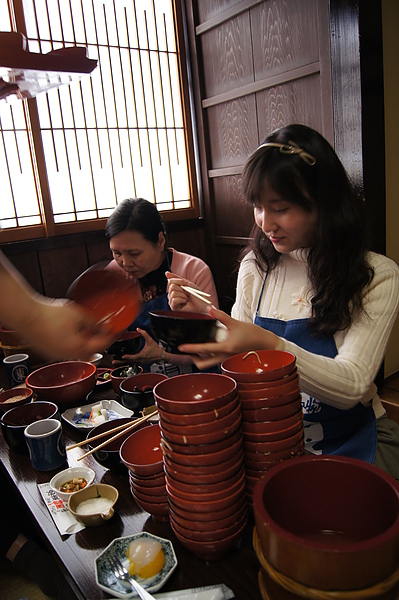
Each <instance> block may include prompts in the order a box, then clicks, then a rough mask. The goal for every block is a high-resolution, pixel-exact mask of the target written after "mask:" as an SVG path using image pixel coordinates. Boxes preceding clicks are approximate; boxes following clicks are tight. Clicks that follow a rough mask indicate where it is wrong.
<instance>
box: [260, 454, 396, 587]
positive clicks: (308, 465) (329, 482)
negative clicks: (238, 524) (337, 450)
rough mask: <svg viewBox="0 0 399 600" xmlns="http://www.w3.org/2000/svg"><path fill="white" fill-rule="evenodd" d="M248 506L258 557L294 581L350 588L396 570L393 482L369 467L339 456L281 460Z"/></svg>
mask: <svg viewBox="0 0 399 600" xmlns="http://www.w3.org/2000/svg"><path fill="white" fill-rule="evenodd" d="M293 498H295V501H294V502H293ZM253 504H254V515H255V522H256V530H257V534H258V537H259V540H260V543H261V547H262V551H263V553H264V555H265V556H266V557H267V558H268V561H269V562H271V563H272V564H273V565H274V566H275V568H276V569H278V570H279V571H281V572H283V573H285V574H286V575H288V576H289V577H292V578H293V579H295V580H296V581H301V582H302V583H305V584H306V585H309V586H315V587H316V586H317V587H318V588H322V589H332V588H333V589H345V590H349V589H357V588H361V587H362V588H363V587H365V586H367V587H368V586H371V585H374V584H375V583H377V582H381V581H383V580H384V579H385V578H386V577H388V576H389V574H391V573H393V572H394V571H395V570H396V569H397V548H398V540H399V483H398V482H397V481H396V480H394V479H393V478H392V477H390V476H389V475H388V474H387V473H385V472H384V471H382V470H381V469H378V468H377V467H374V466H373V465H370V464H368V463H365V462H363V461H360V460H356V459H351V458H347V457H342V456H304V457H302V458H298V459H296V460H293V461H284V462H283V463H281V464H280V465H278V466H275V467H274V468H273V469H271V470H270V471H269V472H267V473H266V474H265V475H264V477H263V478H262V479H261V480H260V481H259V482H258V483H257V485H256V486H255V489H254V493H253ZM376 506H380V507H384V508H383V510H376V509H375V508H376ZM288 556H289V557H291V558H290V559H289V560H288ZM286 559H287V560H286ZM316 563H317V566H316ZM341 584H344V585H345V586H347V587H344V588H343V587H341ZM329 586H331V587H329ZM348 586H350V587H348Z"/></svg>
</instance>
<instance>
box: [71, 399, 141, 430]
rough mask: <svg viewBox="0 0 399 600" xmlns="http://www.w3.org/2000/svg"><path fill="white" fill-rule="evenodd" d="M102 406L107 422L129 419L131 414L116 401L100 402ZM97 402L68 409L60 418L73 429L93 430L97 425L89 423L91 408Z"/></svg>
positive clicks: (130, 411) (131, 412)
mask: <svg viewBox="0 0 399 600" xmlns="http://www.w3.org/2000/svg"><path fill="white" fill-rule="evenodd" d="M101 402H102V406H103V408H105V410H106V414H107V421H113V420H114V419H120V417H131V416H132V414H133V411H132V410H129V409H128V408H125V407H124V406H122V404H119V402H116V400H102V401H101ZM97 404H99V402H92V403H91V404H85V405H84V406H80V407H79V408H69V409H68V410H66V411H65V412H63V413H62V415H61V417H62V418H63V419H64V421H66V422H67V423H69V424H70V425H72V427H75V429H93V427H97V425H98V423H93V422H91V421H89V418H90V415H91V411H92V408H93V406H96V405H97Z"/></svg>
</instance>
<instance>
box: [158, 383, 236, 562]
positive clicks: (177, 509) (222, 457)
mask: <svg viewBox="0 0 399 600" xmlns="http://www.w3.org/2000/svg"><path fill="white" fill-rule="evenodd" d="M154 397H155V402H156V405H157V407H158V412H159V422H160V428H161V435H162V442H161V443H162V449H163V452H164V467H165V474H166V475H165V478H166V491H167V494H168V499H169V507H170V513H169V515H170V524H171V527H172V529H173V531H174V533H175V535H176V537H177V538H178V540H179V541H180V542H181V543H182V544H183V546H185V547H186V548H188V549H189V550H191V551H192V552H194V553H195V554H196V555H197V556H199V557H201V558H203V559H206V560H214V559H218V558H220V557H221V556H223V555H224V554H225V553H226V552H228V550H230V549H231V548H232V547H233V546H234V545H235V544H236V543H237V542H238V540H239V539H240V537H241V535H242V533H243V530H244V528H245V525H246V522H247V506H246V496H245V473H244V464H243V450H242V431H241V409H240V405H239V401H238V396H237V386H236V383H235V381H234V380H233V379H231V378H230V377H226V376H224V375H220V374H217V373H195V374H188V375H177V376H176V377H172V378H171V379H167V380H165V381H162V382H161V383H158V384H157V385H156V386H155V388H154Z"/></svg>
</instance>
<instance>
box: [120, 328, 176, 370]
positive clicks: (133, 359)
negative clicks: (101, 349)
mask: <svg viewBox="0 0 399 600" xmlns="http://www.w3.org/2000/svg"><path fill="white" fill-rule="evenodd" d="M137 331H138V333H140V334H141V336H142V338H143V339H144V346H143V348H142V349H141V350H140V352H138V353H137V354H124V355H123V356H122V359H123V360H118V361H117V360H114V361H112V364H115V365H116V364H119V365H125V364H126V361H128V362H129V363H142V364H145V363H154V362H157V361H158V360H161V358H162V348H160V346H159V345H158V344H157V342H156V341H155V340H154V339H153V338H152V337H151V336H150V335H149V334H148V333H147V332H146V331H145V330H144V329H140V328H139V327H137ZM165 358H166V357H165Z"/></svg>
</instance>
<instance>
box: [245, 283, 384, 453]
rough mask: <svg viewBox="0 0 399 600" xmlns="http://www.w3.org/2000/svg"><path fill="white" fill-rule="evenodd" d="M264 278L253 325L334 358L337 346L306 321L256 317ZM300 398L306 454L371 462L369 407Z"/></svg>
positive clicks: (373, 432) (373, 439)
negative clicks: (338, 405) (344, 406)
mask: <svg viewBox="0 0 399 600" xmlns="http://www.w3.org/2000/svg"><path fill="white" fill-rule="evenodd" d="M266 278H267V274H266V276H265V279H264V281H263V285H262V290H261V293H260V296H259V300H258V306H257V308H256V315H255V320H254V323H255V325H259V326H260V327H262V328H263V329H268V330H269V331H271V332H272V333H275V334H276V335H278V336H279V337H282V338H284V339H286V340H288V341H290V342H293V343H294V344H297V345H298V346H300V347H301V348H303V349H304V350H307V351H308V352H312V353H313V354H319V355H320V356H327V357H329V358H334V357H335V356H336V355H337V347H336V345H335V341H334V338H333V336H329V337H324V338H319V337H315V336H314V335H313V334H312V331H311V330H310V328H309V326H308V319H293V320H291V321H280V320H279V319H272V318H269V317H261V316H260V315H259V307H260V301H261V298H262V294H263V291H264V287H265V283H266ZM301 395H302V410H303V416H304V427H305V449H306V450H307V451H309V452H311V453H312V454H339V455H341V456H349V457H351V458H358V459H360V460H364V461H366V462H369V463H374V459H375V453H376V449H377V423H376V418H375V414H374V410H373V408H372V406H371V405H370V406H367V407H366V406H364V405H363V404H362V403H361V402H359V403H358V404H357V405H356V406H354V407H353V408H350V409H348V410H341V409H339V408H335V407H334V406H329V405H328V404H325V403H324V402H323V401H321V400H318V399H317V398H313V397H312V396H309V395H308V394H305V393H304V392H302V391H301Z"/></svg>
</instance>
